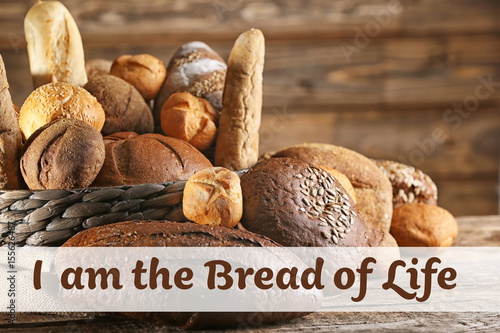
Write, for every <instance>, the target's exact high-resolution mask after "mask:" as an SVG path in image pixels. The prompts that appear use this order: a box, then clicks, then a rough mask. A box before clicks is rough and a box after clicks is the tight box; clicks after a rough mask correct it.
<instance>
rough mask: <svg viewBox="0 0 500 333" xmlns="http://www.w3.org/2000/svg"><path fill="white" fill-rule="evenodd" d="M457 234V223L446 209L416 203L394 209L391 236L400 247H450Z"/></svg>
mask: <svg viewBox="0 0 500 333" xmlns="http://www.w3.org/2000/svg"><path fill="white" fill-rule="evenodd" d="M457 233H458V226H457V221H456V220H455V218H454V217H453V215H451V214H450V212H448V211H447V210H446V209H444V208H441V207H438V206H435V205H428V204H423V203H416V202H415V203H407V204H403V205H401V206H399V207H396V208H394V213H393V216H392V225H391V234H392V235H393V236H394V238H395V239H396V240H397V242H398V244H399V245H400V246H433V247H439V246H450V245H451V244H452V243H453V241H454V240H455V238H456V237H457Z"/></svg>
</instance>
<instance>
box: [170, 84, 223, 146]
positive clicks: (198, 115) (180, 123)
mask: <svg viewBox="0 0 500 333" xmlns="http://www.w3.org/2000/svg"><path fill="white" fill-rule="evenodd" d="M218 123H219V114H218V113H217V112H216V111H215V110H214V108H213V107H212V105H211V104H210V103H208V102H207V101H206V100H205V99H203V98H199V97H195V96H193V95H191V94H190V93H186V92H184V93H175V94H173V95H172V96H170V98H169V99H168V100H167V101H166V102H165V104H163V109H162V111H161V127H162V129H163V132H164V133H165V135H166V136H171V137H174V138H177V139H181V140H184V141H186V142H189V143H190V144H192V145H193V146H194V147H195V148H196V149H198V150H199V151H205V150H207V149H208V148H209V147H210V146H212V144H213V143H214V142H215V138H216V137H217V124H218Z"/></svg>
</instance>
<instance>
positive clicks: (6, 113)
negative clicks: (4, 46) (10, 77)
mask: <svg viewBox="0 0 500 333" xmlns="http://www.w3.org/2000/svg"><path fill="white" fill-rule="evenodd" d="M22 146H23V145H22V133H21V128H20V127H19V123H18V112H17V111H16V109H15V107H14V104H13V103H12V98H11V96H10V92H9V82H8V81H7V74H6V72H5V65H4V63H3V58H2V56H1V55H0V190H17V189H20V188H21V187H22V185H23V180H22V179H23V178H22V176H21V172H20V169H19V158H20V157H21V150H22Z"/></svg>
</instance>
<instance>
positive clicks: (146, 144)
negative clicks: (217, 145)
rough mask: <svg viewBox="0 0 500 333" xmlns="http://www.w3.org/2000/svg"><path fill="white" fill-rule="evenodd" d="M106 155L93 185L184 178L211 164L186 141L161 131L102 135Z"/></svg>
mask: <svg viewBox="0 0 500 333" xmlns="http://www.w3.org/2000/svg"><path fill="white" fill-rule="evenodd" d="M104 143H105V147H106V158H105V160H104V165H103V167H102V169H101V172H99V174H98V175H97V177H96V179H95V181H94V183H93V184H92V185H93V186H97V187H100V186H101V187H105V186H120V185H134V184H143V183H162V182H169V181H175V180H187V179H188V178H189V177H191V176H192V175H193V174H194V173H195V172H196V171H198V170H201V169H205V168H209V167H211V166H212V164H211V163H210V162H209V161H208V160H207V159H206V157H205V156H203V154H201V153H200V152H199V151H198V150H197V149H196V148H194V147H193V146H191V145H190V144H189V143H187V142H184V141H182V140H178V139H175V138H169V137H166V136H164V135H161V134H151V133H150V134H143V135H138V134H137V133H133V132H121V133H115V134H113V135H111V136H107V137H105V138H104Z"/></svg>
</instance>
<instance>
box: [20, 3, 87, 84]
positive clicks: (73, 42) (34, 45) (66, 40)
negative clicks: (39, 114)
mask: <svg viewBox="0 0 500 333" xmlns="http://www.w3.org/2000/svg"><path fill="white" fill-rule="evenodd" d="M24 32H25V35H26V42H27V46H28V56H29V62H30V71H31V75H32V76H33V85H34V87H35V88H38V87H39V86H41V85H44V84H47V83H51V82H66V83H70V84H73V85H77V86H83V85H85V83H87V72H86V70H85V56H84V53H83V44H82V37H81V36H80V31H79V30H78V27H77V25H76V23H75V20H74V19H73V17H72V16H71V14H70V12H69V11H68V9H67V8H66V7H65V6H64V5H63V4H62V3H60V2H59V1H40V0H39V1H37V2H36V3H35V4H34V5H33V6H32V7H31V8H30V10H29V11H28V13H27V14H26V17H25V19H24Z"/></svg>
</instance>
